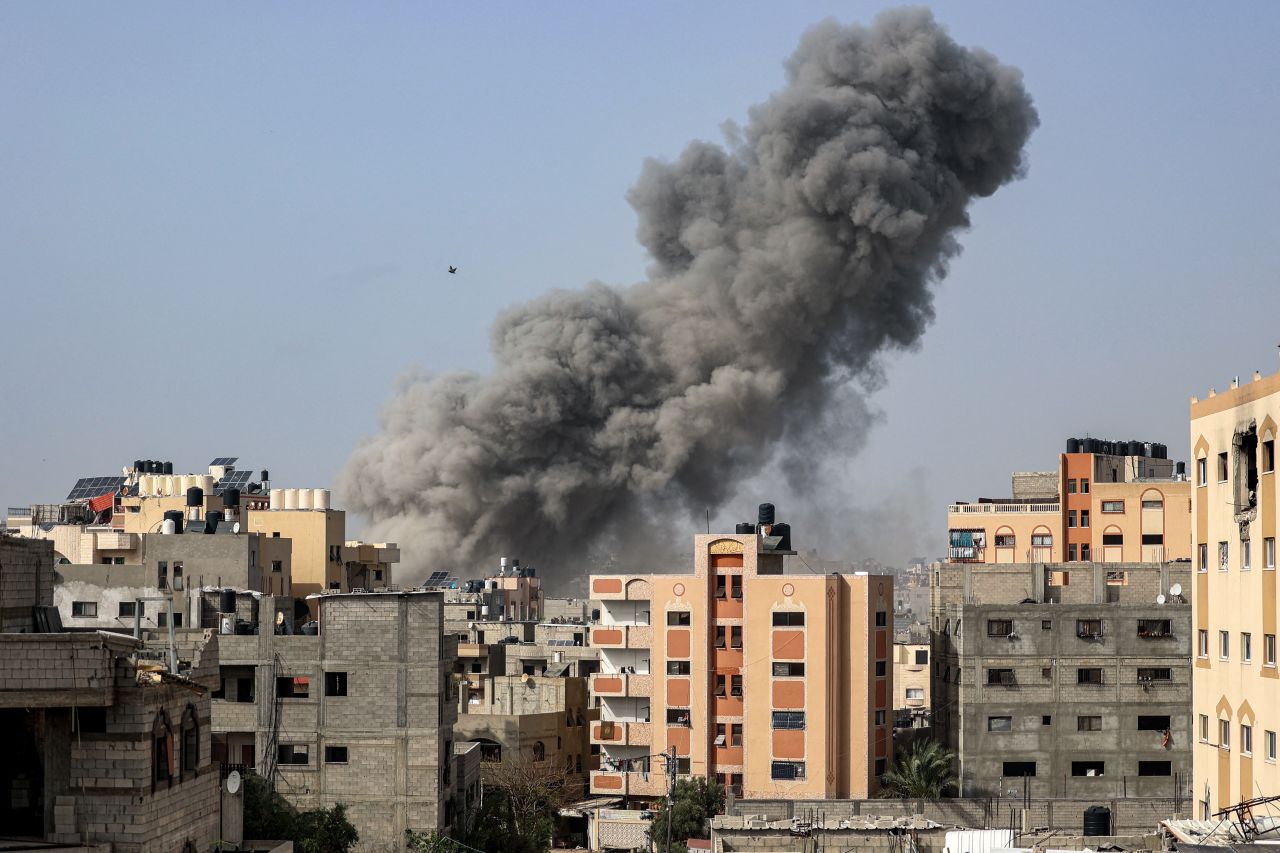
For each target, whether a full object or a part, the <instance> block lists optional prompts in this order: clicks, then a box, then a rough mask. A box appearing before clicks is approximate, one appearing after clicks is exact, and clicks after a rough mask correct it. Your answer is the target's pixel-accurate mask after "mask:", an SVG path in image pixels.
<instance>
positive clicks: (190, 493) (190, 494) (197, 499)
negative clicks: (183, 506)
mask: <svg viewBox="0 0 1280 853" xmlns="http://www.w3.org/2000/svg"><path fill="white" fill-rule="evenodd" d="M187 506H204V489H202V488H200V487H199V486H192V487H191V488H189V489H187Z"/></svg>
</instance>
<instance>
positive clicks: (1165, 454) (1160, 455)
mask: <svg viewBox="0 0 1280 853" xmlns="http://www.w3.org/2000/svg"><path fill="white" fill-rule="evenodd" d="M1151 449H1152V451H1154V452H1155V454H1156V458H1157V459H1168V458H1169V448H1167V447H1165V446H1164V445H1163V444H1153V445H1151Z"/></svg>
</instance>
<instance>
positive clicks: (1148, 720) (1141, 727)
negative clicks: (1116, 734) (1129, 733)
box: [1138, 714, 1169, 732]
mask: <svg viewBox="0 0 1280 853" xmlns="http://www.w3.org/2000/svg"><path fill="white" fill-rule="evenodd" d="M1168 729H1169V718H1168V717H1167V716H1163V717H1162V716H1158V715H1155V714H1151V715H1146V714H1144V715H1140V716H1139V717H1138V731H1140V732H1164V731H1168Z"/></svg>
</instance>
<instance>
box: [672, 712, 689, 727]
mask: <svg viewBox="0 0 1280 853" xmlns="http://www.w3.org/2000/svg"><path fill="white" fill-rule="evenodd" d="M667 725H669V726H688V725H689V709H688V708H668V709H667Z"/></svg>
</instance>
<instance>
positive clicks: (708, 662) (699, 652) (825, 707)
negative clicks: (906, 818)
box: [591, 504, 893, 799]
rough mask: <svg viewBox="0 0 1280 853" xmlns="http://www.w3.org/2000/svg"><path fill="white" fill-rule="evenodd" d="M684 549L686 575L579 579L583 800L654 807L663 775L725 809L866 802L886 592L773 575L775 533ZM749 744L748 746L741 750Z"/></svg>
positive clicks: (883, 761)
mask: <svg viewBox="0 0 1280 853" xmlns="http://www.w3.org/2000/svg"><path fill="white" fill-rule="evenodd" d="M772 522H773V507H772V506H771V505H767V504H766V505H764V506H762V507H761V524H760V525H759V527H758V528H757V527H756V526H755V525H751V524H744V525H739V527H738V530H739V532H738V533H735V534H711V535H699V536H695V537H694V555H693V572H692V573H691V574H680V575H593V576H591V597H592V599H593V600H595V601H597V602H598V604H599V608H598V609H599V619H598V623H597V624H596V625H594V626H593V627H592V629H591V645H592V646H593V647H595V648H597V649H599V650H600V672H599V673H597V674H596V675H595V676H594V677H593V679H592V695H593V697H595V698H596V699H598V700H599V704H600V721H599V722H597V723H594V724H593V725H592V742H593V743H596V744H599V745H600V747H601V756H600V763H601V769H600V770H598V771H595V772H594V773H592V774H591V791H592V793H593V794H596V795H619V796H623V797H632V798H641V799H643V798H654V797H657V796H659V795H661V794H662V793H663V792H664V791H665V785H664V782H663V776H662V773H663V770H664V766H663V762H662V760H661V759H659V758H656V757H654V756H656V755H658V754H659V753H666V752H667V750H668V749H669V748H672V747H674V748H675V752H676V756H677V772H678V773H680V774H682V775H683V774H693V775H697V776H709V777H714V778H716V779H717V780H718V781H720V782H721V783H723V784H725V785H727V786H728V787H729V788H730V790H732V791H733V792H734V793H735V794H737V795H738V796H740V797H747V798H772V799H778V798H782V799H801V798H824V797H825V798H829V797H866V796H869V795H871V794H872V793H874V792H875V791H876V790H877V786H878V777H879V776H880V775H881V774H882V773H883V772H884V771H885V770H886V769H887V767H888V765H889V761H890V760H891V752H892V740H891V726H892V722H893V721H892V706H893V672H892V660H891V658H892V651H891V649H892V630H893V629H892V624H891V622H892V620H891V614H892V612H893V580H892V578H890V577H882V576H873V575H864V574H858V575H809V574H806V575H784V574H783V557H784V555H787V554H792V553H794V552H793V551H791V549H790V541H789V540H790V529H789V527H787V526H786V525H782V524H773V523H772ZM748 744H750V748H749V749H748V748H746V747H747V745H748Z"/></svg>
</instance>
